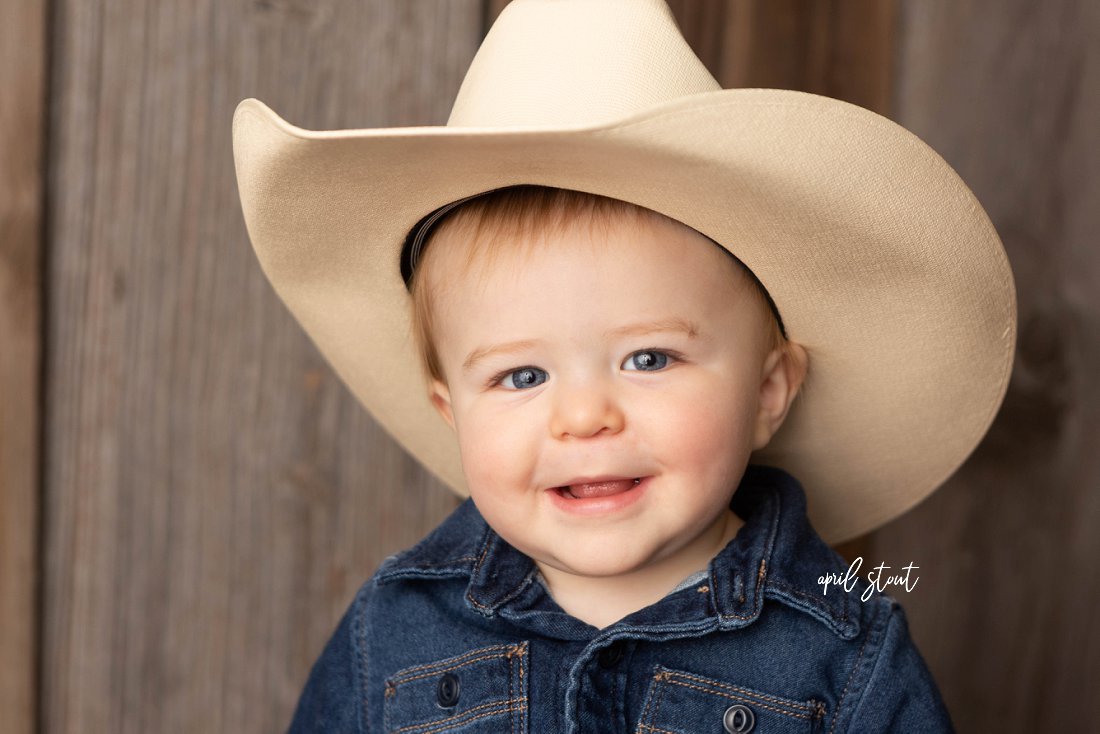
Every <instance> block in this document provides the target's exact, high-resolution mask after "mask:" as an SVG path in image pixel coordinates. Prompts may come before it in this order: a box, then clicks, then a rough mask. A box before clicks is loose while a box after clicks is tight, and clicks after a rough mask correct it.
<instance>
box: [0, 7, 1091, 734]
mask: <svg viewBox="0 0 1100 734" xmlns="http://www.w3.org/2000/svg"><path fill="white" fill-rule="evenodd" d="M505 4H506V2H505V0H401V2H393V1H392V0H367V1H365V2H364V1H363V0H247V1H246V0H231V1H229V2H222V3H216V2H214V0H194V1H193V2H188V3H167V2H165V3H142V2H138V1H137V0H112V1H111V2H107V1H106V0H88V1H87V2H77V1H76V0H59V2H57V3H55V4H53V5H52V6H51V8H52V9H51V13H50V23H51V27H50V28H49V38H50V39H51V47H50V68H51V76H50V79H49V97H48V100H49V105H50V124H49V127H48V141H49V148H48V150H49V155H48V156H47V158H48V161H49V168H48V170H46V171H45V172H46V173H47V174H48V177H47V178H46V181H45V190H46V193H47V198H46V200H47V201H48V202H49V208H48V209H47V210H45V212H46V213H45V231H46V233H47V242H48V247H49V255H50V256H49V258H48V260H47V265H48V267H47V268H46V270H45V272H44V276H45V278H44V280H43V282H44V284H45V288H46V294H45V298H46V301H45V304H46V315H45V319H44V320H43V321H36V320H37V319H40V318H41V317H40V316H39V315H38V312H37V311H36V305H35V304H36V299H37V298H38V294H39V292H40V291H39V288H40V287H41V286H39V280H40V278H39V277H38V272H37V271H36V270H35V267H36V266H35V264H34V263H35V261H36V258H37V257H38V252H39V249H40V248H39V245H37V244H36V243H37V242H38V240H39V239H40V237H41V235H40V231H39V229H37V228H38V227H40V226H41V218H42V216H43V214H42V211H43V210H42V208H41V204H40V203H37V204H36V203H35V202H36V201H37V200H36V199H35V191H37V190H38V187H39V184H37V183H36V179H35V176H36V175H38V176H41V174H42V172H43V170H44V169H42V166H43V161H42V159H41V158H36V157H35V156H36V155H37V153H36V151H37V150H40V149H41V144H37V147H36V145H35V144H32V143H33V140H34V136H35V135H42V134H43V130H46V129H47V128H45V127H44V125H43V120H44V114H45V113H44V111H43V109H44V108H43V107H41V106H40V107H38V108H36V107H35V106H34V100H44V99H46V97H45V96H44V94H40V93H39V92H38V91H35V90H41V89H44V82H43V79H42V76H41V74H42V73H43V71H42V67H41V66H35V64H36V63H37V62H35V60H34V59H35V56H34V54H33V53H28V52H27V51H26V49H27V48H31V47H33V44H34V43H43V44H44V41H35V40H34V39H35V38H45V36H46V34H45V33H44V32H41V30H42V29H41V26H36V23H40V22H43V21H42V20H40V19H42V18H44V9H43V8H44V6H43V5H41V4H38V5H35V4H33V3H19V4H16V3H14V2H11V1H10V0H0V11H2V12H3V15H0V26H2V27H0V40H2V41H4V42H3V43H2V44H0V59H3V60H6V61H8V63H7V64H4V65H3V66H2V67H0V74H2V75H4V79H5V80H9V81H10V82H11V83H9V84H5V85H0V101H3V103H4V106H3V107H2V108H0V151H3V155H4V156H6V157H5V158H4V161H5V165H4V166H0V171H2V173H3V175H4V178H3V179H0V202H2V203H0V227H2V229H0V236H2V238H0V344H2V345H3V349H2V350H0V369H2V370H3V371H2V372H0V532H2V533H3V535H2V536H0V572H2V573H0V642H2V644H3V645H4V647H3V648H0V651H2V652H3V655H2V656H0V706H2V708H0V712H3V714H2V715H4V716H7V715H9V714H8V712H14V713H12V714H11V715H12V716H14V717H16V718H15V719H14V720H15V725H14V726H13V727H9V726H8V721H7V720H5V719H0V729H2V730H3V731H4V732H7V731H9V730H10V731H13V732H18V734H23V732H28V731H31V730H33V727H34V713H33V712H34V710H35V708H36V704H35V690H34V681H35V679H36V673H35V662H34V661H35V658H36V654H35V646H34V644H33V642H29V641H31V640H34V634H35V633H34V624H35V619H36V615H35V613H34V606H33V597H34V585H35V582H34V579H33V573H34V571H33V570H29V569H33V568H34V567H35V564H36V563H37V562H38V561H37V560H36V559H35V557H34V552H35V551H34V549H35V548H36V540H35V527H36V525H35V522H34V520H33V518H34V517H35V514H36V512H37V510H36V509H35V506H36V501H37V500H36V497H35V491H36V489H39V490H40V491H41V502H42V505H43V507H42V512H43V513H44V521H43V532H44V539H43V548H44V558H43V559H42V562H43V563H44V576H43V577H42V580H41V582H40V583H41V584H42V585H43V595H44V596H43V603H44V610H43V614H42V616H41V625H42V632H41V634H42V638H41V643H42V644H41V649H40V650H39V654H40V656H41V674H42V676H41V681H42V687H41V690H40V691H39V692H38V702H37V708H38V709H39V710H40V711H41V714H42V715H41V723H42V731H46V732H51V733H52V732H70V731H72V732H85V731H88V732H99V731H104V732H146V731H157V732H162V731H163V732H176V731H179V732H192V731H242V732H251V731H257V732H258V731H279V730H282V729H283V728H285V726H286V724H287V722H288V721H289V717H290V713H291V708H292V706H293V704H294V702H295V701H296V700H297V696H298V694H299V692H300V690H301V686H302V684H303V683H304V681H305V678H306V675H307V674H308V671H309V666H310V665H311V664H312V663H313V661H314V660H316V658H317V655H318V654H319V653H320V651H321V648H322V647H323V645H324V643H325V642H326V641H327V639H328V637H329V635H330V634H331V632H332V630H333V627H334V626H335V624H336V621H337V620H338V618H339V617H340V615H341V614H342V613H343V612H344V610H345V609H346V607H347V604H348V603H349V602H350V600H351V597H352V595H353V594H354V592H355V590H356V589H357V588H358V586H359V585H360V583H362V581H363V580H365V579H366V578H367V577H368V576H369V575H370V574H371V573H372V572H373V570H374V568H375V567H376V566H377V564H378V563H379V562H380V561H381V560H382V558H383V557H384V556H385V555H388V554H389V553H392V552H394V551H396V550H398V549H400V548H404V547H407V546H408V545H410V544H411V543H413V542H415V541H416V540H417V539H419V538H420V537H421V536H422V535H423V534H424V533H426V532H427V531H428V530H429V529H430V528H431V527H433V526H434V525H435V524H436V523H437V522H438V521H439V520H441V519H442V518H443V517H444V516H445V515H446V514H447V513H448V512H449V511H450V510H451V509H452V508H453V507H454V506H455V504H456V500H455V499H454V497H453V496H451V495H450V494H449V493H448V492H447V491H446V490H445V489H444V488H442V487H441V486H440V485H439V484H438V483H437V482H435V481H434V480H432V479H431V478H430V477H428V476H427V474H426V473H425V472H424V471H423V470H422V469H420V468H419V467H418V466H417V465H416V464H415V462H413V461H412V460H411V459H410V458H409V457H408V456H407V455H406V454H405V453H404V452H403V451H402V450H401V449H400V448H398V447H397V445H396V444H395V443H394V442H393V441H392V440H390V439H389V438H388V436H386V435H385V434H384V433H383V432H382V431H381V430H380V429H379V428H378V427H377V426H376V425H375V424H374V423H373V421H372V420H371V418H370V417H369V415H367V413H366V412H365V411H364V410H363V409H362V408H361V407H360V406H359V405H358V403H357V402H356V401H355V400H354V398H353V397H352V396H351V395H350V393H349V392H348V391H347V390H346V389H345V388H344V387H343V385H342V384H341V383H340V382H339V380H338V379H337V378H336V377H335V375H334V374H333V373H332V371H331V369H330V368H329V367H328V366H327V364H326V363H325V362H324V360H323V358H322V357H321V356H320V355H319V353H318V352H317V351H316V349H315V348H314V347H313V346H312V344H311V342H310V341H309V339H308V337H306V336H305V334H304V333H303V332H302V330H301V328H300V327H299V326H298V325H297V323H296V322H295V321H294V320H293V318H292V317H291V316H290V314H289V312H288V311H287V310H286V309H285V307H284V306H283V305H282V303H281V302H280V301H279V299H278V297H277V296H276V295H275V294H274V292H273V291H272V289H271V287H270V285H269V284H268V283H267V281H266V280H265V278H264V276H263V274H262V273H261V271H260V269H259V267H258V264H257V263H256V260H255V257H254V255H253V254H252V251H251V247H250V244H249V241H248V238H247V234H246V232H245V229H244V224H243V221H242V219H241V214H240V208H239V204H238V203H237V202H238V200H237V193H236V189H235V177H234V174H233V161H232V152H231V148H230V122H231V117H232V112H233V109H234V107H235V106H236V104H237V103H238V102H239V101H240V100H241V99H243V98H245V97H250V96H254V97H258V98H259V99H261V100H263V101H264V102H266V103H268V104H269V105H270V106H271V107H272V108H273V109H275V110H276V111H277V112H279V113H280V114H281V115H283V116H284V117H285V118H286V119H288V120H289V121H290V122H292V123H294V124H297V125H301V126H303V127H307V128H317V129H335V128H341V127H375V126H397V125H422V124H442V123H443V122H444V121H445V120H446V118H447V115H448V113H449V110H450V104H451V102H452V101H453V99H454V95H455V93H456V92H457V90H458V86H459V84H460V82H461V80H462V75H463V74H464V72H465V69H466V67H467V66H468V64H469V61H470V59H471V58H472V57H473V54H474V52H475V51H476V48H477V44H478V42H479V41H480V39H481V37H482V36H483V34H484V33H485V32H486V29H487V27H488V24H489V23H491V21H492V20H493V19H494V18H495V17H496V14H497V13H499V11H500V9H501V8H502V7H503V5H505ZM671 7H672V9H673V12H674V13H675V15H676V18H677V21H678V22H679V23H680V25H681V27H682V28H683V30H684V33H685V36H686V37H687V38H688V40H689V42H690V43H691V44H692V46H693V48H695V49H696V51H697V53H698V54H699V55H700V57H701V58H702V59H703V61H704V62H705V63H706V64H707V65H708V67H709V68H710V69H711V71H712V73H714V75H715V77H716V78H717V79H718V80H719V81H720V82H721V83H722V84H723V86H726V87H734V86H772V87H781V88H791V89H802V90H804V91H810V92H816V93H821V94H827V95H830V96H835V97H839V98H842V99H847V100H848V101H852V102H855V103H856V104H861V105H863V106H866V107H869V108H870V109H873V110H876V111H878V112H880V113H882V114H886V115H888V116H891V117H893V118H894V119H896V120H898V121H899V122H901V123H902V124H904V125H906V126H907V127H909V128H910V129H912V130H913V131H914V132H916V133H917V134H918V135H920V136H921V137H922V138H924V139H925V140H927V141H928V142H929V143H930V144H932V145H933V147H935V148H936V149H937V150H938V151H939V152H940V153H941V154H942V155H943V156H944V157H945V158H946V159H947V161H948V162H949V163H950V164H951V165H953V166H955V167H956V169H957V170H958V171H959V173H960V175H962V177H963V178H964V180H966V181H967V183H968V184H970V185H971V187H972V188H973V189H974V190H975V192H976V194H977V195H978V198H979V199H980V200H981V201H982V203H983V204H984V205H985V207H986V208H987V210H988V211H989V212H990V215H991V216H992V218H993V221H994V224H995V225H996V226H997V228H998V230H999V231H1000V232H1001V234H1002V237H1003V238H1004V241H1005V245H1006V248H1007V249H1008V253H1009V257H1010V259H1011V261H1012V264H1013V267H1014V269H1015V271H1016V277H1017V287H1018V292H1019V299H1020V324H1021V326H1020V343H1019V349H1018V354H1017V365H1016V370H1015V372H1014V375H1013V380H1012V384H1011V385H1010V388H1009V393H1008V396H1007V398H1006V402H1005V406H1004V409H1003V410H1002V412H1001V414H1000V415H999V416H998V418H997V420H996V422H995V423H994V425H993V427H992V429H991V431H990V433H989V436H988V437H987V439H986V440H985V441H984V442H983V443H982V445H981V446H980V447H979V448H978V449H977V451H976V452H975V453H974V455H973V456H972V457H971V458H970V459H969V461H967V462H966V464H964V466H963V467H962V468H961V469H960V471H959V472H957V473H956V475H955V476H954V477H952V478H951V480H950V481H949V483H948V485H947V486H945V487H944V488H943V489H941V490H940V491H939V492H937V493H936V494H934V495H933V496H932V497H931V498H930V499H929V500H927V501H926V502H924V503H922V504H921V505H920V506H919V507H917V508H916V509H915V510H914V511H913V512H911V513H909V514H908V515H906V516H904V517H903V518H901V519H899V520H897V521H895V522H894V523H891V524H890V525H888V526H887V527H885V528H883V529H882V530H880V531H879V532H877V533H876V534H874V535H873V536H870V537H866V538H862V539H859V540H858V541H856V542H855V543H854V544H846V545H845V546H844V547H842V549H841V551H842V553H844V554H845V555H847V556H848V557H850V558H853V557H855V556H857V555H862V556H864V557H865V558H867V559H868V560H871V559H873V560H874V561H875V562H876V563H877V562H880V561H882V562H886V563H889V564H891V565H896V566H898V567H900V566H902V565H905V564H906V563H908V562H910V561H913V562H915V563H917V564H918V565H920V566H921V581H920V582H919V586H918V587H917V589H916V590H915V591H914V592H913V593H910V594H907V595H904V596H901V597H900V600H901V601H902V603H903V604H904V606H905V608H906V612H907V614H908V618H909V621H910V626H911V631H912V634H913V637H914V639H916V640H917V642H918V645H919V646H920V648H921V650H922V652H924V653H925V656H926V658H927V660H928V662H929V665H930V667H931V669H932V671H933V674H934V675H935V677H936V679H937V681H938V682H939V683H940V686H941V689H942V690H943V692H944V695H945V698H946V699H947V703H948V706H949V708H950V709H951V712H952V715H953V716H954V718H955V720H956V724H957V725H958V728H959V731H960V732H967V731H974V732H978V731H989V730H997V731H1006V732H1015V731H1019V732H1023V731H1031V730H1036V729H1038V730H1052V731H1053V730H1070V731H1078V730H1082V729H1087V728H1088V727H1089V724H1090V723H1091V716H1090V714H1091V711H1089V710H1088V706H1089V704H1090V702H1091V695H1092V693H1093V692H1094V691H1096V690H1100V636H1098V635H1097V634H1096V632H1095V620H1096V618H1097V617H1098V613H1100V577H1098V574H1097V563H1096V558H1098V557H1100V539H1098V538H1100V535H1098V534H1097V533H1096V532H1095V530H1094V528H1095V527H1097V525H1098V523H1100V493H1098V492H1097V491H1096V490H1097V488H1098V487H1100V454H1098V452H1096V451H1095V449H1094V447H1095V446H1096V442H1097V439H1098V438H1100V399H1098V397H1097V395H1098V393H1097V391H1096V389H1095V388H1094V386H1092V385H1091V384H1090V381H1089V379H1090V378H1091V377H1092V376H1093V375H1096V374H1097V373H1098V372H1100V369H1098V368H1100V336H1098V335H1100V328H1098V324H1097V323H1096V322H1097V320H1098V319H1100V302H1098V299H1097V293H1098V292H1100V291H1098V289H1097V288H1096V287H1095V286H1096V284H1097V283H1098V282H1100V272H1098V271H1100V258H1098V257H1097V256H1096V251H1095V243H1096V241H1097V239H1098V235H1100V221H1098V217H1100V215H1098V214H1097V211H1098V210H1097V208H1096V206H1095V202H1096V201H1097V200H1100V158H1098V155H1100V154H1098V152H1097V150H1098V149H1097V146H1096V145H1095V133H1094V132H1093V129H1094V128H1095V127H1096V124H1095V123H1096V120H1097V119H1100V93H1098V91H1097V90H1100V84H1097V81H1098V80H1100V55H1098V49H1100V37H1098V33H1100V11H1098V10H1097V8H1098V6H1096V4H1095V3H1091V4H1090V3H1082V2H1075V1H1074V0H1051V1H1050V2H1048V3H1045V4H1043V5H1042V6H1041V9H1040V6H1038V5H1036V4H1034V3H1029V2H1026V0H1003V1H1002V2H996V3H994V2H992V0H984V2H978V0H965V1H962V2H948V1H947V0H934V1H931V0H930V1H928V2H920V3H916V2H914V3H898V4H897V5H896V7H895V4H894V3H893V2H886V1H885V0H884V1H882V2H877V1H876V0H845V1H843V2H841V1H840V0H802V1H798V0H673V2H672V3H671ZM35 13H38V15H35ZM12 18H15V20H14V21H12V20H11V19H12ZM36 28H37V29H38V31H39V32H37V33H36ZM12 38H17V39H18V40H17V41H16V42H12V41H11V40H10V39H12ZM28 44H30V45H28ZM9 50H16V51H17V53H16V54H15V57H16V60H14V61H13V60H12V59H11V58H9V56H8V55H6V54H10V51H9ZM36 69H37V71H36ZM36 73H38V74H39V76H38V77H35V74H36ZM11 95H15V97H14V98H17V99H19V100H20V103H19V106H18V108H16V107H12V106H10V105H9V104H8V100H9V99H12V98H13V97H12V96H11ZM36 95H38V96H36ZM27 100H31V101H30V102H28V101H27ZM11 110H14V112H9V111H11ZM9 131H15V133H14V135H13V134H11V133H10V132H9ZM8 161H17V164H16V165H13V166H9V165H8ZM13 192H14V196H13ZM36 207H37V208H36ZM12 243H14V244H12ZM42 339H44V342H42V341H41V340H42ZM9 344H10V345H12V348H10V349H9ZM39 347H44V349H45V354H46V357H47V359H46V361H45V370H44V372H43V378H42V379H43V381H44V386H43V387H44V390H45V396H46V400H45V404H44V409H42V410H43V411H44V412H38V411H39V410H40V408H39V407H38V403H37V402H36V398H35V397H34V396H35V395H36V394H37V392H38V389H37V382H36V380H37V377H36V375H37V373H38V371H39V368H38V366H37V365H38V362H37V359H38V357H37V354H38V352H37V350H38V349H39ZM35 421H39V422H44V427H45V428H44V432H43V434H42V435H43V437H44V441H45V443H44V445H43V446H42V447H41V448H39V447H38V446H37V444H36V443H35V442H36V441H37V430H36V429H35V428H34V427H33V424H34V423H35ZM39 453H42V454H43V457H42V461H41V466H42V471H41V474H37V473H36V472H37V468H36V467H37V466H39V464H38V460H37V456H38V454H39ZM30 457H35V458H30ZM10 589H14V590H15V591H14V592H12V593H10V594H9V590H10ZM9 646H10V647H9ZM9 649H11V650H14V655H13V656H12V657H9V655H8V650H9ZM1086 717H1088V718H1086ZM19 727H22V728H19Z"/></svg>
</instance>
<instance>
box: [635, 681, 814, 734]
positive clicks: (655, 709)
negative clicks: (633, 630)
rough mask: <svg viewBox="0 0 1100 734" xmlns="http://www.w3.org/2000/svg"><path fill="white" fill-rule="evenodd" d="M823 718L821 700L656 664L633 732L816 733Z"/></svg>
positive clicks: (669, 733) (667, 733) (657, 733)
mask: <svg viewBox="0 0 1100 734" xmlns="http://www.w3.org/2000/svg"><path fill="white" fill-rule="evenodd" d="M824 718H825V704H824V703H823V702H821V701H816V700H812V699H811V700H807V701H795V700H792V699H789V698H783V697H781V696H775V695H772V694H770V693H765V692H763V691H757V690H753V689H751V688H745V687H744V686H738V685H733V684H731V683H725V682H723V681H719V680H715V679H713V678H707V677H705V676H701V675H696V674H695V673H688V672H684V671H682V670H672V669H671V668H666V667H664V666H662V665H658V666H657V667H656V668H655V669H654V672H653V678H652V679H651V680H650V683H649V690H648V691H647V692H646V697H645V702H644V703H643V704H642V716H641V719H640V720H639V721H638V728H637V729H636V730H635V731H636V732H637V734H698V732H716V733H721V732H730V734H740V733H741V732H745V733H746V734H747V733H748V732H759V733H760V734H818V733H819V732H821V731H822V723H823V721H824Z"/></svg>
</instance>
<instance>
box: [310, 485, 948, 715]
mask: <svg viewBox="0 0 1100 734" xmlns="http://www.w3.org/2000/svg"><path fill="white" fill-rule="evenodd" d="M730 506H731V508H732V509H733V510H734V512H736V513H737V514H738V515H739V516H740V517H741V518H742V519H743V520H745V525H744V526H743V527H742V528H741V530H740V531H739V532H738V534H737V537H735V538H734V539H733V540H732V541H730V543H729V544H728V545H727V546H726V547H725V548H724V549H723V550H722V551H721V552H720V553H719V554H718V555H717V556H715V558H714V559H713V560H712V561H711V563H710V566H709V575H708V577H707V578H706V579H704V580H703V582H702V583H699V584H698V585H691V586H689V587H687V588H683V589H680V590H678V591H673V592H672V593H670V594H668V595H667V596H665V597H664V598H663V599H661V600H660V601H658V602H656V603H655V604H652V605H650V606H648V607H646V608H645V609H642V610H640V611H638V612H635V613H633V614H631V615H629V616H627V617H625V618H624V619H622V620H620V621H618V622H616V623H615V624H613V625H611V626H609V627H605V628H604V629H597V628H596V627H594V626H592V625H589V624H587V623H585V622H582V621H580V620H579V619H576V618H575V617H572V616H570V615H569V614H567V613H566V612H565V611H563V610H562V609H561V608H560V607H559V606H558V605H557V604H556V603H555V602H554V600H553V598H552V597H550V596H549V594H548V593H547V591H546V589H545V587H544V586H543V585H542V584H540V583H538V581H537V580H536V567H535V565H534V563H533V562H532V561H531V559H529V558H528V557H527V556H525V555H523V554H521V553H520V552H519V551H517V550H516V549H515V548H513V547H512V546H510V545H509V544H508V543H506V542H505V541H503V540H502V539H501V538H500V536H498V535H497V534H496V533H495V532H493V531H492V529H490V528H489V527H488V525H486V523H485V521H484V520H483V519H482V518H481V515H480V514H479V513H478V511H477V509H476V507H475V506H474V504H473V503H472V502H471V501H469V500H467V501H466V502H464V503H463V504H462V505H461V506H459V507H458V508H457V509H456V510H455V512H454V513H453V514H452V515H451V516H450V517H448V518H447V519H446V520H445V521H444V522H443V523H442V524H441V525H440V526H439V527H438V528H436V529H435V530H434V531H432V532H431V533H430V534H429V535H428V536H427V537H426V538H424V540H422V541H421V542H420V543H418V544H417V545H416V546H414V547H413V548H410V549H409V550H406V551H404V552H402V553H399V554H397V555H395V556H391V557H389V558H387V559H386V560H385V561H384V562H383V564H382V565H381V567H380V568H379V569H378V571H377V572H376V573H375V575H374V576H373V577H372V578H371V579H370V580H369V581H368V582H367V583H365V584H364V585H363V586H362V588H361V589H360V590H359V592H358V594H357V595H356V597H355V600H354V601H353V602H352V604H351V606H350V608H349V609H348V611H347V613H346V614H345V615H344V617H343V619H342V620H341V621H340V624H339V626H338V628H337V629H336V632H335V634H334V635H333V636H332V639H331V640H330V641H329V643H328V646H327V647H326V648H325V650H324V652H323V653H322V655H321V657H320V658H319V659H318V660H317V662H316V663H315V665H314V667H313V670H312V672H311V673H310V677H309V680H308V681H307V683H306V686H305V690H304V691H303V693H302V696H301V699H300V700H299V702H298V708H297V710H296V712H295V716H294V719H293V722H292V723H291V726H290V731H291V732H401V734H436V733H437V732H465V733H469V734H474V733H476V732H510V733H520V732H550V733H556V732H561V733H563V734H581V733H585V734H588V733H593V734H597V733H598V734H618V733H620V732H622V733H624V734H625V732H639V733H642V734H660V733H665V732H673V733H675V734H699V733H700V732H716V733H718V734H721V732H724V731H733V732H738V731H756V732H803V733H808V732H847V733H849V734H855V733H857V732H925V733H930V732H951V731H953V728H952V725H951V720H950V718H949V716H948V713H947V710H946V709H945V707H944V704H943V701H942V700H941V698H940V693H939V691H938V690H937V688H936V684H935V683H934V682H933V680H932V677H931V675H930V674H929V671H928V668H927V667H926V665H925V662H924V660H923V659H922V657H921V655H920V653H919V652H918V651H917V649H916V647H915V646H914V644H913V641H912V640H911V639H910V637H909V632H908V627H907V624H906V618H905V614H904V612H903V611H902V608H901V606H900V605H899V604H898V603H897V602H896V601H895V600H894V599H893V598H891V597H890V596H888V595H886V594H881V593H878V592H874V593H873V595H872V596H871V597H869V598H868V599H867V601H861V597H862V595H863V592H864V590H865V589H867V582H866V581H864V580H862V579H860V580H859V581H858V582H857V583H856V585H855V586H854V587H853V588H852V589H851V591H849V592H847V593H846V592H845V591H844V589H843V588H842V587H837V586H830V587H829V590H828V593H827V594H823V593H822V586H821V585H820V584H819V583H818V579H819V577H821V576H822V575H824V574H826V573H829V572H833V573H838V574H844V573H845V571H846V570H847V567H848V564H847V563H846V562H845V561H844V559H843V558H842V557H841V556H840V555H839V554H837V553H836V552H835V551H833V550H832V549H831V548H829V546H828V545H826V544H825V542H824V541H822V539H821V538H820V537H819V536H818V535H817V533H816V532H815V531H814V530H813V528H812V527H811V525H810V524H809V521H808V519H807V517H806V499H805V494H804V491H803V489H802V486H801V485H800V484H799V483H798V481H797V480H795V479H794V477H792V476H791V475H789V474H787V473H786V472H784V471H782V470H780V469H777V468H773V467H764V466H749V468H748V470H747V471H746V473H745V476H744V478H743V479H742V481H741V483H740V485H739V487H738V489H737V492H736V494H735V495H734V497H733V499H732V501H731V503H730ZM724 719H725V721H726V725H725V726H728V728H724V723H723V721H724Z"/></svg>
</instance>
